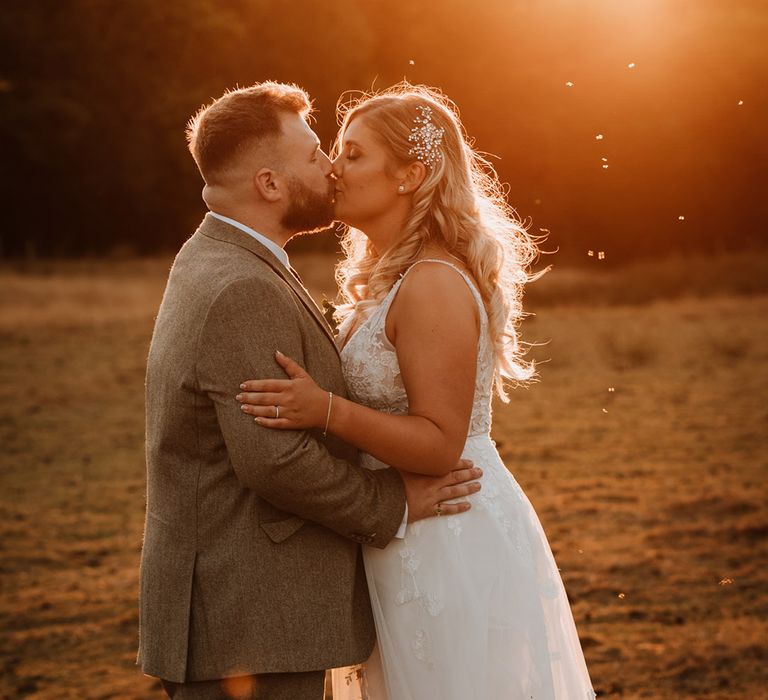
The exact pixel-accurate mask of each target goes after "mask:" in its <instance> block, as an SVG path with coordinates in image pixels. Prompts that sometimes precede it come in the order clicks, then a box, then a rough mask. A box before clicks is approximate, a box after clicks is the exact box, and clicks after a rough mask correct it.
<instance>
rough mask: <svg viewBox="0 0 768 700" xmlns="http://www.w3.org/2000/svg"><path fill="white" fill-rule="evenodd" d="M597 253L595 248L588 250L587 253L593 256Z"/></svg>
mask: <svg viewBox="0 0 768 700" xmlns="http://www.w3.org/2000/svg"><path fill="white" fill-rule="evenodd" d="M594 254H595V251H594V250H590V251H587V255H589V257H590V258H591V257H592V256H593V255H594Z"/></svg>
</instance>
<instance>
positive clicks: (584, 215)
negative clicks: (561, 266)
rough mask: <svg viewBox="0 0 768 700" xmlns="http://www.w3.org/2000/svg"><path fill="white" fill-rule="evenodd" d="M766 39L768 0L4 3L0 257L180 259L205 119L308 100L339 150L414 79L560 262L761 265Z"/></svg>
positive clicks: (198, 206)
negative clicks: (391, 93) (365, 107)
mask: <svg viewBox="0 0 768 700" xmlns="http://www.w3.org/2000/svg"><path fill="white" fill-rule="evenodd" d="M767 30H768V7H766V5H765V3H763V2H761V0H741V1H740V2H739V3H738V4H725V3H721V2H711V1H710V2H705V3H702V2H700V1H699V0H681V1H680V2H678V3H675V4H674V5H672V4H670V3H662V2H658V1H656V2H650V1H649V0H626V1H625V2H622V3H615V2H614V1H613V0H583V1H579V2H576V1H575V0H505V1H504V2H501V1H500V0H480V1H478V2H476V3H472V4H468V3H465V2H463V1H461V0H442V1H440V2H438V1H437V0H411V2H408V3H400V4H392V3H387V2H384V0H364V1H355V0H330V1H329V2H326V3H317V2H313V1H311V0H293V1H292V2H290V3H288V2H284V1H281V0H185V2H183V3H182V2H167V3H157V2H152V1H151V0H130V2H121V1H120V0H36V1H35V2H32V3H30V2H25V1H24V0H7V1H6V2H5V3H4V5H3V14H2V22H0V144H1V145H2V149H3V169H2V174H0V185H2V188H3V193H4V194H5V198H6V202H7V205H6V216H5V217H4V225H3V227H2V229H0V248H1V250H2V254H3V255H29V254H32V253H35V254H38V255H72V254H82V253H102V252H108V251H110V250H113V249H115V248H122V249H128V250H133V251H135V252H140V253H144V252H151V251H155V250H159V249H163V250H166V249H174V248H176V247H178V245H179V244H180V242H181V241H182V240H183V239H184V238H185V237H186V236H187V235H189V233H190V232H191V231H192V230H193V229H194V227H195V225H196V223H197V222H198V221H199V219H200V217H201V215H202V213H203V212H204V207H203V204H202V202H201V200H200V196H199V193H200V181H199V176H198V174H197V172H196V169H195V166H194V163H193V162H192V160H191V158H190V157H189V154H188V153H187V151H186V144H185V142H184V133H183V132H184V125H185V123H186V121H187V119H188V118H189V117H190V116H191V114H193V113H194V111H195V110H196V109H197V108H198V107H199V106H200V105H201V104H203V103H206V102H208V101H210V100H211V99H212V98H214V97H216V96H218V95H220V94H221V92H222V91H223V90H224V89H225V88H226V87H231V86H234V85H238V84H239V85H247V84H251V83H253V82H255V81H258V80H264V79H267V78H273V79H277V80H283V81H288V82H296V83H299V84H301V85H302V86H304V87H305V88H307V89H308V91H309V92H310V94H312V96H313V97H314V98H315V104H316V106H317V109H318V111H317V119H318V121H317V124H316V129H317V131H318V133H319V134H320V136H321V139H322V140H323V143H324V144H326V145H330V143H331V141H332V138H333V135H334V133H335V126H336V123H335V117H334V108H335V104H336V99H337V98H338V96H339V94H341V93H342V92H344V91H345V90H350V89H353V90H360V89H370V88H371V87H372V86H374V87H384V86H387V85H389V84H391V83H393V82H396V81H398V80H400V79H402V78H403V77H407V78H409V79H410V80H412V81H414V82H426V83H429V84H432V85H436V86H439V87H440V88H442V89H443V90H444V91H445V92H446V94H448V95H449V96H450V97H451V98H453V99H454V100H455V101H456V102H457V103H458V105H459V106H460V108H461V112H462V118H463V120H464V123H465V125H466V127H467V131H468V133H469V134H470V135H471V136H472V137H474V138H475V139H476V144H477V147H478V148H480V149H481V150H484V151H490V152H492V153H494V154H496V155H497V156H498V159H496V160H494V163H495V164H496V166H497V168H498V171H499V173H500V175H501V177H502V179H503V180H504V181H506V182H509V183H510V200H511V202H512V204H513V205H514V206H516V208H517V209H518V212H519V213H520V215H521V216H522V217H524V218H527V217H531V218H532V230H533V231H534V232H538V229H539V228H547V229H550V230H551V231H552V235H551V238H550V247H555V246H559V247H560V249H561V253H562V257H563V258H565V257H567V258H571V259H577V260H578V259H582V260H584V259H585V252H586V250H587V249H595V250H596V249H600V250H606V251H608V254H609V255H610V258H611V259H612V260H626V259H629V258H631V257H634V256H637V255H659V254H662V253H665V252H667V251H673V250H677V251H680V250H691V249H701V250H716V249H719V248H722V247H744V246H748V245H754V244H756V243H761V244H764V243H765V242H766V240H767V238H768V236H767V235H766V230H765V226H764V223H763V222H764V221H765V220H766V218H767V215H768V204H766V197H765V196H764V193H765V191H766V189H768V188H767V187H766V185H768V175H767V174H766V169H765V167H764V163H765V162H766V160H768V158H766V156H768V153H766V150H768V147H767V145H766V138H765V132H764V123H765V114H766V107H768V96H767V95H766V92H765V90H764V85H765V83H766V78H768V54H767V53H766V52H765V49H764V37H765V36H766V35H767ZM630 63H633V64H635V65H634V67H633V68H630V67H629V64H630ZM567 82H572V83H573V86H572V87H569V86H568V85H567V84H566V83H567ZM740 100H743V104H739V101H740ZM598 134H602V136H603V138H602V139H598V138H597V135H598ZM603 158H605V159H607V160H605V161H604V160H602V159H603ZM604 165H607V166H608V167H607V168H605V167H603V166H604ZM680 216H684V217H685V219H684V220H682V221H681V220H680V219H679V217H680ZM302 245H310V246H311V245H314V246H332V245H333V239H332V238H330V237H327V236H324V237H315V238H314V239H313V240H311V241H309V242H302Z"/></svg>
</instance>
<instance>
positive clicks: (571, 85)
mask: <svg viewBox="0 0 768 700" xmlns="http://www.w3.org/2000/svg"><path fill="white" fill-rule="evenodd" d="M565 85H566V87H573V83H572V82H571V81H570V80H569V81H568V82H567V83H566V84H565Z"/></svg>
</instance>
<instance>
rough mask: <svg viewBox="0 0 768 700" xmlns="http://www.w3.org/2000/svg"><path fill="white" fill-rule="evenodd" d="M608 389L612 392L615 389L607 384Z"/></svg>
mask: <svg viewBox="0 0 768 700" xmlns="http://www.w3.org/2000/svg"><path fill="white" fill-rule="evenodd" d="M608 391H610V392H614V391H616V389H615V387H612V386H609V387H608Z"/></svg>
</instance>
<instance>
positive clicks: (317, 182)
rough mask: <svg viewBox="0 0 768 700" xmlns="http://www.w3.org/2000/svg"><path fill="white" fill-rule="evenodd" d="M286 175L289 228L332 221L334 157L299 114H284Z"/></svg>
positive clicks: (284, 219)
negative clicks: (332, 165) (321, 147)
mask: <svg viewBox="0 0 768 700" xmlns="http://www.w3.org/2000/svg"><path fill="white" fill-rule="evenodd" d="M280 144H281V151H282V152H281V155H282V157H283V160H284V167H283V169H282V170H283V176H284V178H285V185H286V189H287V192H288V197H287V203H286V209H285V211H284V212H283V216H282V225H283V227H284V228H285V229H287V230H288V231H292V232H295V233H298V232H300V231H312V230H316V229H320V228H325V227H326V226H329V225H330V224H331V222H332V221H333V197H334V189H335V188H334V183H333V180H332V179H331V170H332V168H331V161H330V160H329V159H328V156H327V155H325V153H323V151H322V150H321V149H320V140H319V139H318V138H317V135H316V134H315V132H314V131H312V129H310V128H309V125H308V124H307V122H306V121H304V119H302V117H301V116H300V115H298V114H285V115H283V118H282V135H281V137H280Z"/></svg>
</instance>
